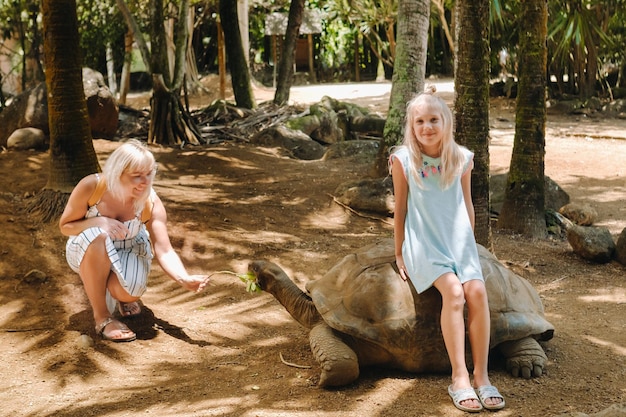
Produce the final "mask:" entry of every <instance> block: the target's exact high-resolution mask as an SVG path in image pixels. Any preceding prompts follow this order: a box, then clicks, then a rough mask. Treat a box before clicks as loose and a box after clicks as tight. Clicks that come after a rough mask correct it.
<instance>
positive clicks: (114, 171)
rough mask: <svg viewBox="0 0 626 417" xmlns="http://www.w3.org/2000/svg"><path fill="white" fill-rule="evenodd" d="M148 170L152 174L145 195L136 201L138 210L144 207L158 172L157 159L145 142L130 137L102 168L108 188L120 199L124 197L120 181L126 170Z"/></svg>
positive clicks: (136, 209) (135, 204)
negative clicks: (155, 174)
mask: <svg viewBox="0 0 626 417" xmlns="http://www.w3.org/2000/svg"><path fill="white" fill-rule="evenodd" d="M147 171H151V172H152V174H151V175H150V176H149V184H148V186H147V187H146V190H145V192H144V195H142V196H141V197H140V198H138V199H137V200H136V201H135V203H134V206H135V211H136V212H139V211H141V210H142V209H143V207H144V204H145V202H146V200H147V199H148V197H149V196H150V192H151V191H152V181H153V180H154V173H155V172H156V161H155V159H154V155H153V154H152V152H150V151H149V150H148V148H147V147H146V145H145V144H144V143H143V142H141V141H139V140H136V139H130V140H128V141H126V142H124V143H123V144H122V145H120V146H119V147H118V148H117V149H116V150H115V151H113V153H112V154H111V156H109V158H108V159H107V161H106V163H105V164H104V168H102V174H103V176H104V178H105V179H106V181H107V187H108V190H109V191H110V192H111V193H112V194H113V195H114V196H115V197H116V198H119V199H123V198H124V189H123V187H122V183H121V181H120V178H121V177H122V174H124V173H125V172H147Z"/></svg>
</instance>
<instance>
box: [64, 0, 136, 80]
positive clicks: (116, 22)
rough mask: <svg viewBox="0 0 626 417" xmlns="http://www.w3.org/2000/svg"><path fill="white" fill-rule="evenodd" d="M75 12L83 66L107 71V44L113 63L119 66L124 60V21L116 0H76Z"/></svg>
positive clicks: (103, 71) (104, 72)
mask: <svg viewBox="0 0 626 417" xmlns="http://www.w3.org/2000/svg"><path fill="white" fill-rule="evenodd" d="M76 12H77V15H78V27H79V28H80V47H81V50H82V52H83V66H86V67H89V68H93V69H95V70H97V71H99V72H101V73H103V74H106V48H107V45H109V46H110V47H111V48H112V51H113V60H114V62H115V63H116V64H118V65H119V66H121V65H122V63H123V61H124V34H125V33H126V24H125V23H124V19H123V17H122V15H121V14H120V13H119V10H118V8H117V5H116V4H115V0H104V1H90V0H77V1H76Z"/></svg>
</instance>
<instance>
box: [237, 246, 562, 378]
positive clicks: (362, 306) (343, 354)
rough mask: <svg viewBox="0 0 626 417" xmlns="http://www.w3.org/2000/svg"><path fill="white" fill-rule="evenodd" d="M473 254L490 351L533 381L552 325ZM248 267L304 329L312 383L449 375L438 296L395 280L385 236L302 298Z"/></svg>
mask: <svg viewBox="0 0 626 417" xmlns="http://www.w3.org/2000/svg"><path fill="white" fill-rule="evenodd" d="M479 255H480V262H481V266H482V269H483V275H484V276H485V282H486V287H487V293H488V297H489V309H490V312H491V340H490V343H491V344H490V346H491V349H492V351H493V349H494V348H496V349H498V350H499V351H500V352H501V353H502V355H503V356H504V357H505V358H506V366H507V369H508V370H509V371H510V372H511V374H512V375H513V376H516V377H517V376H521V377H524V378H531V377H533V376H540V375H541V374H542V373H543V369H544V366H545V363H546V361H547V358H546V355H545V353H544V351H543V348H542V347H541V345H540V344H539V343H538V341H545V340H549V339H551V338H552V336H553V334H554V327H553V326H552V324H550V323H549V322H548V321H547V320H546V319H545V317H544V310H543V305H542V303H541V300H540V299H539V295H538V294H537V292H536V291H535V290H534V288H533V287H532V286H531V285H530V283H529V282H528V281H527V280H525V279H524V278H522V277H520V276H518V275H516V274H514V273H513V272H511V271H510V270H509V269H507V268H506V267H504V265H502V264H501V263H500V262H499V261H498V260H497V259H496V257H495V256H493V255H492V254H491V253H490V252H489V251H488V250H487V249H485V248H484V247H482V246H480V245H479ZM249 270H250V272H252V273H253V274H254V275H255V279H256V284H257V286H258V287H259V288H260V289H262V290H264V291H267V292H269V293H270V294H272V295H273V296H274V297H275V298H276V299H277V300H278V301H279V302H280V303H281V304H282V305H283V306H284V307H285V308H286V309H287V311H288V312H289V313H290V314H291V316H292V317H293V318H295V319H296V320H297V321H298V322H299V323H300V324H301V325H303V326H305V327H307V328H309V329H310V335H309V338H310V344H311V350H312V352H313V354H314V356H315V359H316V360H317V362H318V363H319V365H320V367H321V375H320V381H319V385H320V386H341V385H345V384H349V383H351V382H353V381H354V380H356V379H357V378H358V376H359V368H360V367H363V366H387V367H392V368H397V369H402V370H405V371H408V372H417V373H425V372H433V373H434V372H444V371H449V370H450V363H449V360H448V355H447V354H446V350H445V346H444V343H443V337H442V335H441V328H440V323H439V317H440V310H441V296H440V295H439V293H438V291H437V290H436V289H434V288H431V289H429V290H427V291H425V292H423V293H422V294H417V292H416V291H415V289H414V288H413V286H412V285H411V284H410V282H409V281H404V280H402V279H401V278H400V277H399V275H398V270H397V267H396V264H395V256H394V243H393V239H385V240H382V241H379V242H377V243H375V244H372V245H369V246H366V247H364V248H361V249H360V250H358V251H357V252H356V253H353V254H350V255H348V256H346V257H345V258H343V259H342V260H341V261H340V262H339V263H337V264H336V265H335V266H334V267H333V268H332V269H330V270H329V271H328V272H327V273H326V274H325V275H324V276H323V277H322V278H320V279H317V280H311V281H309V282H307V283H306V290H307V293H305V292H303V291H302V290H300V288H299V287H298V286H297V285H296V284H295V283H294V282H293V281H291V279H290V278H289V277H288V276H287V275H286V273H285V272H284V271H283V270H282V269H281V268H280V267H279V266H277V265H276V264H274V263H271V262H267V261H254V262H252V263H251V264H250V266H249ZM468 356H469V355H468Z"/></svg>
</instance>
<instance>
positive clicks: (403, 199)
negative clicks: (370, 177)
mask: <svg viewBox="0 0 626 417" xmlns="http://www.w3.org/2000/svg"><path fill="white" fill-rule="evenodd" d="M391 176H392V179H393V194H394V197H395V205H394V210H393V236H394V245H395V251H396V253H395V255H396V264H397V265H398V269H399V270H400V276H401V277H402V279H403V280H405V281H406V279H407V278H408V275H407V273H406V267H405V266H404V259H403V258H402V243H404V222H405V219H406V211H407V198H408V194H409V184H408V183H407V180H406V177H405V176H404V169H403V167H402V163H401V162H400V161H398V159H397V158H394V157H393V156H392V157H391Z"/></svg>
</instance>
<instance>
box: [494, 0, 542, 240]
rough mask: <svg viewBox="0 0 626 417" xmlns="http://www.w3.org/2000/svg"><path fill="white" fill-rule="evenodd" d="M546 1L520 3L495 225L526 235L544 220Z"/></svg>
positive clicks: (538, 229)
mask: <svg viewBox="0 0 626 417" xmlns="http://www.w3.org/2000/svg"><path fill="white" fill-rule="evenodd" d="M546 3H547V2H546V0H527V1H524V2H522V3H521V5H522V16H521V19H520V22H522V27H521V28H520V32H519V33H520V34H522V35H523V36H520V53H519V57H520V64H519V87H518V92H519V93H518V96H517V104H516V107H517V109H516V115H515V137H514V140H513V154H512V156H511V168H510V170H509V175H508V178H507V185H506V190H505V196H504V203H503V205H502V210H501V212H500V217H499V219H498V227H499V228H502V229H509V230H512V231H514V232H518V233H522V234H524V235H527V236H529V237H532V238H544V237H545V236H546V234H547V231H546V220H545V195H544V192H545V190H544V189H545V182H544V181H545V178H544V162H545V161H544V156H545V128H546V126H545V125H546V104H545V100H546V98H545V95H546V93H545V87H546V77H545V72H546V71H545V70H546V63H547V50H546V36H547V21H548V8H547V4H546Z"/></svg>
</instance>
